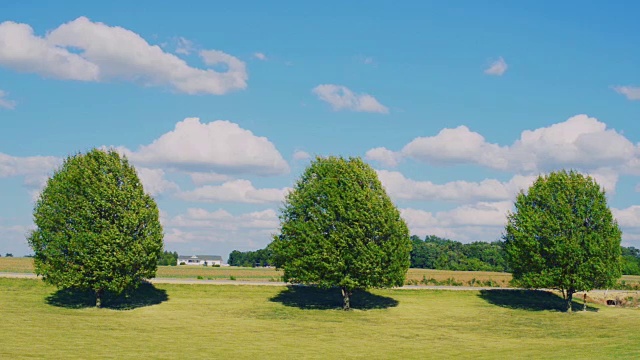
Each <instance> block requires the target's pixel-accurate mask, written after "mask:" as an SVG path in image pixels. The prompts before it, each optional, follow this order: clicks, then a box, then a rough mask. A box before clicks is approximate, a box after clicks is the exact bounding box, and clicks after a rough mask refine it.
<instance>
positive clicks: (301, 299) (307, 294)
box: [269, 286, 398, 310]
mask: <svg viewBox="0 0 640 360" xmlns="http://www.w3.org/2000/svg"><path fill="white" fill-rule="evenodd" d="M269 300H270V301H273V302H278V303H281V304H283V305H285V306H291V307H297V308H299V309H322V310H337V309H342V302H343V300H342V293H341V292H340V289H337V288H336V289H320V288H316V287H312V286H287V288H286V289H285V290H283V291H281V292H280V293H278V295H276V296H274V297H272V298H271V299H269ZM350 300H351V302H350V303H351V308H352V309H356V310H372V309H387V308H390V307H395V306H398V301H397V300H396V299H393V298H390V297H387V296H381V295H376V294H372V293H370V292H368V291H362V290H356V291H354V292H353V294H352V295H351V297H350Z"/></svg>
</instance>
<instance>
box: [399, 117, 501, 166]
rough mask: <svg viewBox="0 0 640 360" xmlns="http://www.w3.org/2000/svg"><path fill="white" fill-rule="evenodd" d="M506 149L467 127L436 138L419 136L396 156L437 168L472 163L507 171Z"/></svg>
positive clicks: (445, 132) (440, 134) (443, 131)
mask: <svg viewBox="0 0 640 360" xmlns="http://www.w3.org/2000/svg"><path fill="white" fill-rule="evenodd" d="M504 152H505V150H504V148H501V147H500V146H498V145H496V144H490V143H487V142H486V140H485V139H484V137H483V136H482V135H480V134H478V133H476V132H473V131H471V130H469V128H468V127H466V126H458V127H457V128H454V129H443V130H441V131H440V132H439V133H438V134H437V135H435V136H429V137H418V138H415V139H414V140H413V141H411V142H410V143H408V144H407V145H405V147H404V148H403V149H402V151H401V152H400V153H399V154H397V155H396V156H402V157H409V158H413V159H416V160H419V161H423V162H426V163H432V164H436V165H448V164H465V163H475V164H479V165H484V166H487V167H491V168H506V167H507V165H508V164H507V161H506V159H505V154H504Z"/></svg>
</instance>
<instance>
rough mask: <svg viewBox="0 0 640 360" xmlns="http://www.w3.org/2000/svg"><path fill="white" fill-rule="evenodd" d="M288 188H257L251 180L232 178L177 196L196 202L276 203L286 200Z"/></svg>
mask: <svg viewBox="0 0 640 360" xmlns="http://www.w3.org/2000/svg"><path fill="white" fill-rule="evenodd" d="M288 191H289V189H288V188H283V189H256V188H255V187H254V186H253V184H252V183H251V181H249V180H242V179H238V180H232V181H227V182H225V183H223V184H221V185H206V186H202V187H199V188H196V189H194V190H191V191H185V192H181V193H179V194H178V195H177V196H178V197H179V198H181V199H183V200H186V201H195V202H211V203H218V202H240V203H250V204H261V203H276V202H281V201H282V200H284V197H285V195H286V194H287V192H288Z"/></svg>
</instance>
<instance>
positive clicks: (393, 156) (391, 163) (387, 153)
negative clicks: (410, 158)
mask: <svg viewBox="0 0 640 360" xmlns="http://www.w3.org/2000/svg"><path fill="white" fill-rule="evenodd" d="M365 159H367V160H373V161H377V162H379V163H380V164H382V165H384V166H387V167H395V166H397V165H398V163H399V162H400V160H401V159H402V154H400V153H397V152H394V151H391V150H389V149H387V148H384V147H377V148H374V149H371V150H369V151H367V153H366V154H365Z"/></svg>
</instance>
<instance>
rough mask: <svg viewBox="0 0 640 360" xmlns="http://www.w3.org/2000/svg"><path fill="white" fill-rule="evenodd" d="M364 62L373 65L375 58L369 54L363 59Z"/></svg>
mask: <svg viewBox="0 0 640 360" xmlns="http://www.w3.org/2000/svg"><path fill="white" fill-rule="evenodd" d="M362 62H363V63H365V65H371V64H373V63H374V60H373V58H372V57H371V56H367V57H365V58H364V59H363V60H362Z"/></svg>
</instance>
